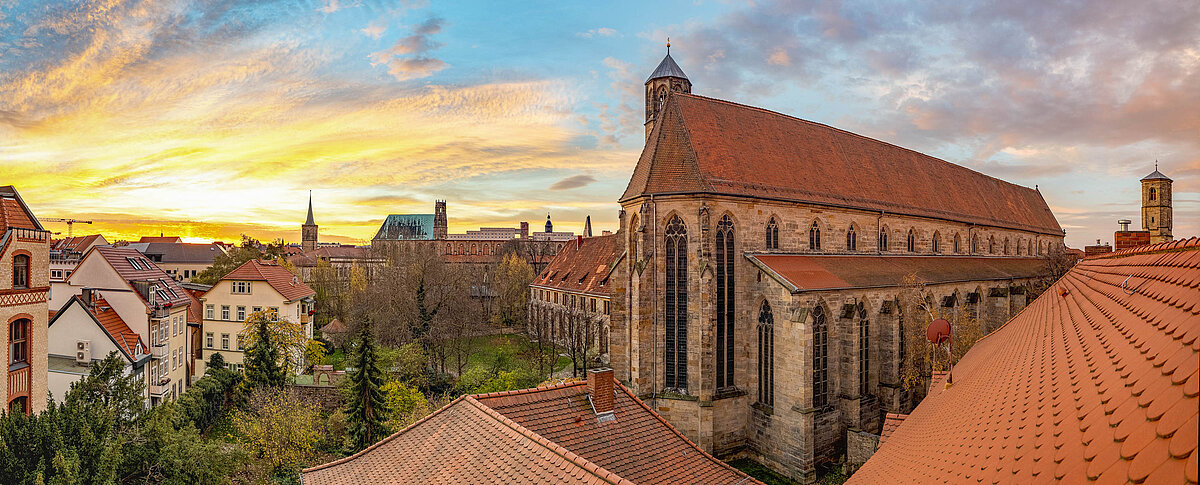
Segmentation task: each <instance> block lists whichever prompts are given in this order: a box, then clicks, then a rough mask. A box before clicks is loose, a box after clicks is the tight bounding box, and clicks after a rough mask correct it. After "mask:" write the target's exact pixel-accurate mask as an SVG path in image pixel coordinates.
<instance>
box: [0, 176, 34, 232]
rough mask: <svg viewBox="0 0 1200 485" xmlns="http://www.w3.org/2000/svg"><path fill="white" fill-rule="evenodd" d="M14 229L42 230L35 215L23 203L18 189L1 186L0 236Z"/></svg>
mask: <svg viewBox="0 0 1200 485" xmlns="http://www.w3.org/2000/svg"><path fill="white" fill-rule="evenodd" d="M14 227H18V228H23V229H41V228H42V226H41V225H40V224H38V222H37V218H36V217H34V215H33V213H31V212H29V209H28V208H27V207H25V204H24V203H22V202H21V200H20V196H19V195H18V194H17V189H15V188H13V186H11V185H5V186H0V234H3V233H5V232H7V231H8V230H9V229H11V228H14Z"/></svg>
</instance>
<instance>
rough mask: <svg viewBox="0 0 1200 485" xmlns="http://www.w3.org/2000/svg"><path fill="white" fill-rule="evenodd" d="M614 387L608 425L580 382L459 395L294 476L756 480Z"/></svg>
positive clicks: (310, 480)
mask: <svg viewBox="0 0 1200 485" xmlns="http://www.w3.org/2000/svg"><path fill="white" fill-rule="evenodd" d="M615 387H616V388H617V389H616V395H617V399H616V400H615V409H614V413H613V415H614V416H615V418H616V419H615V420H611V421H606V422H603V423H600V422H598V420H597V417H596V414H595V413H594V412H593V411H592V408H591V404H590V403H589V401H588V399H587V384H586V383H584V382H576V383H568V384H560V385H556V386H549V387H540V388H536V389H524V390H519V391H509V392H500V393H492V394H481V395H475V396H464V397H461V398H458V399H456V400H455V401H454V402H452V403H450V404H448V405H446V406H445V407H443V408H442V409H440V410H438V411H437V412H435V413H433V414H431V415H430V416H428V417H426V418H425V419H422V420H421V421H418V422H416V423H414V424H413V425H411V426H409V427H408V428H405V429H404V430H402V431H400V432H397V433H395V434H393V435H391V436H389V437H387V438H385V439H384V440H383V441H380V442H379V443H376V444H375V445H373V446H371V447H370V448H367V449H366V450H363V451H362V452H359V453H357V454H355V455H352V456H350V457H347V458H343V459H341V460H338V461H335V462H332V463H327V464H324V465H321V466H317V467H313V468H309V469H306V470H304V471H303V472H301V473H302V478H303V481H304V483H305V485H324V484H334V483H338V484H342V483H381V484H401V483H419V484H426V485H432V484H451V483H455V484H457V483H494V484H515V483H520V484H542V483H545V484H549V483H580V484H585V483H586V484H623V485H624V484H628V485H632V484H635V483H677V484H689V483H697V484H698V483H706V484H719V483H729V484H732V483H744V484H755V483H759V482H757V481H755V480H754V479H752V478H750V477H748V476H746V475H745V474H743V473H741V472H739V471H737V470H736V469H734V468H732V467H730V466H729V465H726V464H724V463H722V462H721V461H719V460H717V459H716V458H713V457H712V456H710V455H708V454H706V453H704V452H703V451H701V450H700V449H699V448H697V447H696V445H694V444H692V443H691V442H690V441H688V440H687V439H686V438H684V437H683V435H681V434H679V432H678V431H676V430H675V429H674V428H673V427H671V426H670V425H669V424H667V423H666V421H664V420H662V418H660V417H659V416H658V415H657V414H654V412H653V411H651V410H650V408H649V407H647V406H646V405H645V404H643V403H642V402H641V401H639V400H637V398H635V397H634V396H633V395H632V394H631V393H630V392H629V390H628V389H626V388H624V387H623V386H621V385H619V384H618V385H616V386H615Z"/></svg>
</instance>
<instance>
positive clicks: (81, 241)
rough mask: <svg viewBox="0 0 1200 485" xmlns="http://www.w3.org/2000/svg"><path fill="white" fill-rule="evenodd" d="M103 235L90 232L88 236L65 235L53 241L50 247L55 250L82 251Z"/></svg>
mask: <svg viewBox="0 0 1200 485" xmlns="http://www.w3.org/2000/svg"><path fill="white" fill-rule="evenodd" d="M99 237H101V235H100V234H90V235H87V236H74V237H65V238H62V239H59V240H56V241H52V242H51V244H50V249H51V250H54V251H64V250H65V251H81V250H84V249H87V248H89V247H91V246H92V243H94V242H96V239H97V238H99Z"/></svg>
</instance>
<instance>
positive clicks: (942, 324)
mask: <svg viewBox="0 0 1200 485" xmlns="http://www.w3.org/2000/svg"><path fill="white" fill-rule="evenodd" d="M925 338H928V339H929V342H930V343H932V344H934V345H941V344H942V342H945V341H947V340H950V322H948V321H946V319H945V318H939V319H937V320H934V321H932V322H930V323H929V328H928V329H926V330H925Z"/></svg>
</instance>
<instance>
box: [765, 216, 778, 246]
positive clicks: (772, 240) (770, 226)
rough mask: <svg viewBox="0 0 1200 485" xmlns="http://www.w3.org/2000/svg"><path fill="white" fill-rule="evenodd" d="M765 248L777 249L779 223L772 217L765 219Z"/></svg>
mask: <svg viewBox="0 0 1200 485" xmlns="http://www.w3.org/2000/svg"><path fill="white" fill-rule="evenodd" d="M767 249H779V224H777V223H775V218H774V217H772V218H771V220H769V221H767Z"/></svg>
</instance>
